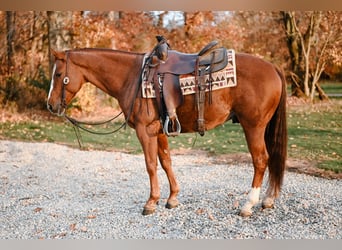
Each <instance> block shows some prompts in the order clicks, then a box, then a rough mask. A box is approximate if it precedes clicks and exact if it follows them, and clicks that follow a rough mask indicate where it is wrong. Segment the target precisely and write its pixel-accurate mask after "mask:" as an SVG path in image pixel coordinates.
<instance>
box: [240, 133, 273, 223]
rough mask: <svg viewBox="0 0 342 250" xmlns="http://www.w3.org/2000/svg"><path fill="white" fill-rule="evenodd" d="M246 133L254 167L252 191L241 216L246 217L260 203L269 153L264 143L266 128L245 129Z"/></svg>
mask: <svg viewBox="0 0 342 250" xmlns="http://www.w3.org/2000/svg"><path fill="white" fill-rule="evenodd" d="M244 131H245V135H246V140H247V144H248V148H249V151H250V153H251V155H252V160H253V166H254V176H253V182H252V189H251V191H250V192H249V194H248V199H247V202H246V203H245V204H244V206H243V207H242V209H241V211H240V215H241V216H244V217H246V216H250V215H252V213H253V211H252V207H253V206H254V205H256V204H257V203H258V202H259V196H260V189H261V185H262V181H263V178H264V173H265V169H266V167H267V162H268V153H267V150H266V145H265V141H264V133H265V128H259V127H258V128H245V127H244Z"/></svg>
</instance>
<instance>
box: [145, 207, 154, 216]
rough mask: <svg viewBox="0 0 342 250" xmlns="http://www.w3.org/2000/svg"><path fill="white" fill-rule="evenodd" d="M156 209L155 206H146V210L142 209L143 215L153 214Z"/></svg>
mask: <svg viewBox="0 0 342 250" xmlns="http://www.w3.org/2000/svg"><path fill="white" fill-rule="evenodd" d="M155 211H156V209H155V208H144V210H143V211H142V215H150V214H153V213H154V212H155Z"/></svg>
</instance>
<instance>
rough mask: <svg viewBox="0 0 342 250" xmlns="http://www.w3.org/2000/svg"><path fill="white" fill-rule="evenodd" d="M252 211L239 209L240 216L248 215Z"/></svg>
mask: <svg viewBox="0 0 342 250" xmlns="http://www.w3.org/2000/svg"><path fill="white" fill-rule="evenodd" d="M252 213H253V212H252V211H251V210H241V211H240V216H241V217H250V216H251V215H252Z"/></svg>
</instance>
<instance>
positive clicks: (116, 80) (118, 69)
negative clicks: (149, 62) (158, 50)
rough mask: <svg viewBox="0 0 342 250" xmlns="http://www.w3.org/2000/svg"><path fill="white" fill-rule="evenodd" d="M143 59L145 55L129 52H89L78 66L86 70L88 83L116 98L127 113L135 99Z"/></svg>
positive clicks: (80, 60)
mask: <svg viewBox="0 0 342 250" xmlns="http://www.w3.org/2000/svg"><path fill="white" fill-rule="evenodd" d="M81 57H83V58H81ZM142 59H143V55H140V54H134V53H128V52H120V51H115V52H113V51H109V52H102V51H101V52H96V51H89V52H87V53H84V55H82V56H81V55H80V58H79V61H78V62H76V64H79V66H81V67H82V68H83V69H84V76H85V78H86V80H87V81H89V82H90V83H92V84H94V85H95V86H96V87H98V88H99V89H101V90H103V91H104V92H106V93H107V94H109V95H110V96H113V97H114V98H116V99H117V100H118V102H119V105H120V106H121V108H122V109H123V111H124V112H125V111H126V109H129V106H130V102H132V101H133V98H135V97H133V96H132V95H133V92H135V89H136V87H138V86H137V84H138V80H139V77H140V73H141V66H142V65H141V64H142Z"/></svg>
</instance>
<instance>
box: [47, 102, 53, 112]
mask: <svg viewBox="0 0 342 250" xmlns="http://www.w3.org/2000/svg"><path fill="white" fill-rule="evenodd" d="M47 109H48V110H50V111H52V105H51V104H49V103H48V104H47Z"/></svg>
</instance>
